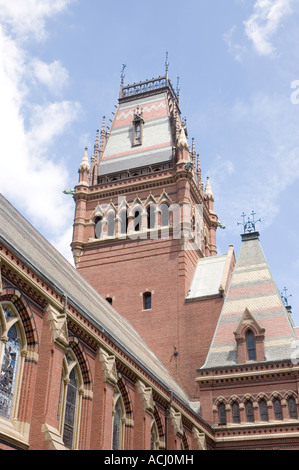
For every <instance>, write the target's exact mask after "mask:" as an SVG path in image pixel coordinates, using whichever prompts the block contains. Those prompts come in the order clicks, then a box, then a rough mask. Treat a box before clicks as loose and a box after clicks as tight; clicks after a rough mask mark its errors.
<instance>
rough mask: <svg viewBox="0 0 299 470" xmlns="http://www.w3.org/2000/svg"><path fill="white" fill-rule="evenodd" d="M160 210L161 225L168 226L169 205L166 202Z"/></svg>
mask: <svg viewBox="0 0 299 470" xmlns="http://www.w3.org/2000/svg"><path fill="white" fill-rule="evenodd" d="M160 211H161V226H162V227H167V226H168V225H169V207H168V205H167V204H166V203H165V202H164V203H163V204H161V205H160Z"/></svg>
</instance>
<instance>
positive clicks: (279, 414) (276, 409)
mask: <svg viewBox="0 0 299 470" xmlns="http://www.w3.org/2000/svg"><path fill="white" fill-rule="evenodd" d="M273 408H274V414H275V419H282V409H281V403H280V400H279V398H275V399H274V401H273Z"/></svg>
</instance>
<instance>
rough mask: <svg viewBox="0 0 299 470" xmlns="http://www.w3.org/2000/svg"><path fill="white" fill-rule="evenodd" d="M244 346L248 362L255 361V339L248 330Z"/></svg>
mask: <svg viewBox="0 0 299 470" xmlns="http://www.w3.org/2000/svg"><path fill="white" fill-rule="evenodd" d="M246 344H247V354H248V360H249V361H255V360H256V352H255V337H254V334H253V332H252V331H251V330H249V331H248V332H247V334H246Z"/></svg>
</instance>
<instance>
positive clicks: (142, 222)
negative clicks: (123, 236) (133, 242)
mask: <svg viewBox="0 0 299 470" xmlns="http://www.w3.org/2000/svg"><path fill="white" fill-rule="evenodd" d="M137 213H138V216H136V214H137ZM128 218H129V223H128V230H129V232H131V233H134V232H141V231H143V230H146V228H147V212H146V209H145V206H144V204H143V202H142V201H141V199H140V197H139V196H137V197H136V198H135V200H134V201H133V202H132V204H131V205H130V206H129V213H128Z"/></svg>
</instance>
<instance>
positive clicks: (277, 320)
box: [202, 232, 296, 368]
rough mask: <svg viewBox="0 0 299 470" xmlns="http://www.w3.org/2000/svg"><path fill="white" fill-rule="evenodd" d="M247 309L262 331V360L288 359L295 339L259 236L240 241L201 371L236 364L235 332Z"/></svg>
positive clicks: (244, 236) (247, 235) (243, 238)
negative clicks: (263, 341)
mask: <svg viewBox="0 0 299 470" xmlns="http://www.w3.org/2000/svg"><path fill="white" fill-rule="evenodd" d="M246 309H248V310H249V312H250V313H251V315H252V316H253V318H254V319H255V320H256V322H257V323H258V325H259V326H260V327H261V328H265V360H266V361H279V360H286V359H290V358H291V354H292V351H293V350H292V346H291V345H292V344H293V342H294V340H295V339H296V335H295V332H294V329H293V325H292V322H291V320H290V318H289V313H288V312H287V310H286V308H285V306H284V304H283V302H282V299H281V295H280V293H279V291H278V289H277V287H276V284H275V282H274V280H273V277H272V274H271V272H270V269H269V266H268V264H267V261H266V259H265V256H264V253H263V250H262V247H261V245H260V241H259V234H258V232H255V233H253V234H245V235H243V237H242V244H241V249H240V253H239V256H238V258H237V262H236V266H235V268H234V272H233V275H232V278H231V282H230V286H229V290H228V293H227V296H226V299H225V302H224V304H223V307H222V311H221V314H220V318H219V321H218V325H217V328H216V331H215V334H214V337H213V340H212V343H211V346H210V350H209V353H208V356H207V359H206V362H205V364H204V366H203V367H202V368H214V367H226V366H232V365H236V364H237V345H236V341H235V336H234V332H235V331H236V330H237V328H238V326H239V324H240V322H241V319H242V317H243V314H244V312H245V310H246Z"/></svg>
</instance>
